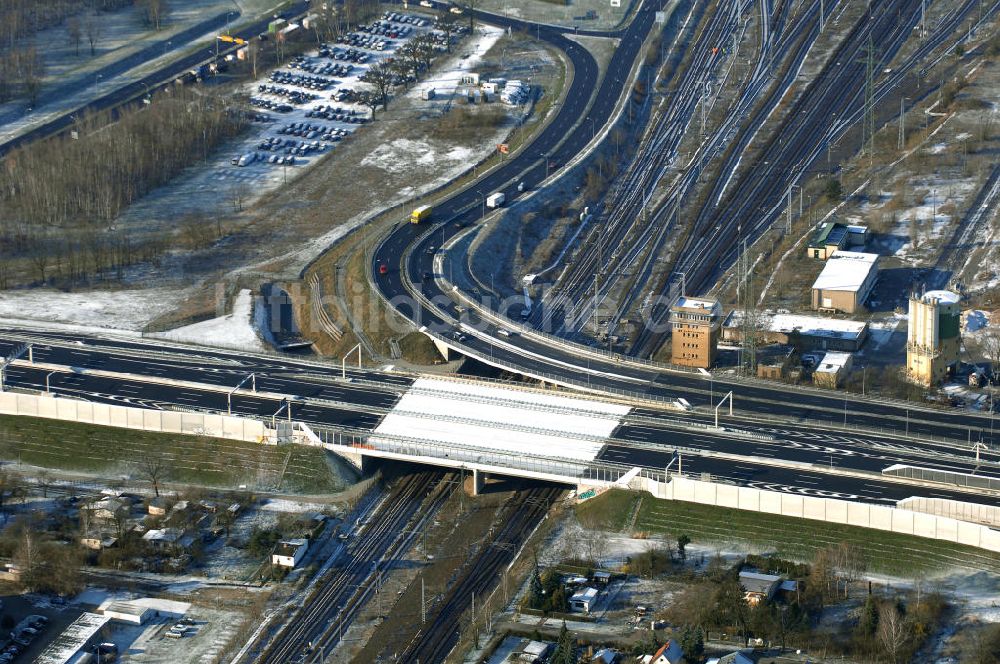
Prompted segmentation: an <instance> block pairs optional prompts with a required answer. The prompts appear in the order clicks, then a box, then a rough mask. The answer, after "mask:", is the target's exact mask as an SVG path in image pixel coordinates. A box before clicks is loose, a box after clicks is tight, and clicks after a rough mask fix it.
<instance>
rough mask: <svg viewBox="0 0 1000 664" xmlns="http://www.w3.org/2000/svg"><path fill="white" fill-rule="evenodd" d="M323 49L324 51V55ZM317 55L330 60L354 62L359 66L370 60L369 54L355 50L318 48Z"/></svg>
mask: <svg viewBox="0 0 1000 664" xmlns="http://www.w3.org/2000/svg"><path fill="white" fill-rule="evenodd" d="M324 49H326V50H325V53H326V55H324ZM319 54H320V55H322V56H323V57H326V58H330V59H332V60H341V61H349V62H356V63H358V64H359V65H360V64H364V63H366V62H368V60H369V59H370V58H371V55H370V54H368V53H365V52H364V51H359V50H358V49H356V48H327V47H325V46H324V47H322V48H320V50H319Z"/></svg>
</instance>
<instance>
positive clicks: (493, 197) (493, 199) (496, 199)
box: [486, 191, 507, 210]
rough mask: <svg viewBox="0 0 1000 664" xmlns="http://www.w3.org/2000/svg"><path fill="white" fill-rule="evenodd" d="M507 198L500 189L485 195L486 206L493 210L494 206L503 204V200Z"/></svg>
mask: <svg viewBox="0 0 1000 664" xmlns="http://www.w3.org/2000/svg"><path fill="white" fill-rule="evenodd" d="M505 200H507V197H506V196H505V195H504V193H503V192H502V191H498V192H496V193H494V194H490V195H489V196H487V197H486V207H488V208H490V209H493V210H495V209H496V208H498V207H500V206H501V205H503V202H504V201H505Z"/></svg>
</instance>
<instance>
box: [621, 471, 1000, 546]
mask: <svg viewBox="0 0 1000 664" xmlns="http://www.w3.org/2000/svg"><path fill="white" fill-rule="evenodd" d="M629 488H631V489H634V490H636V491H648V492H649V493H651V494H652V495H653V496H655V497H656V498H661V499H664V500H682V501H686V502H689V503H699V504H701V505H714V506H716V507H729V508H733V509H740V510H747V511H750V512H762V513H766V514H778V515H781V516H789V517H797V518H800V519H812V520H814V521H825V522H827V523H840V524H844V525H849V526H858V527H860V528H872V529H874V530H885V531H889V532H893V533H898V534H901V535H915V536H917V537H927V538H930V539H936V540H945V541H948V542H954V543H955V544H964V545H965V546H974V547H977V548H980V549H986V550H988V551H996V552H1000V531H998V530H994V529H992V528H989V527H987V526H984V525H981V524H978V523H970V522H969V521H963V520H960V519H956V518H953V517H950V516H941V515H938V514H927V513H924V512H916V511H911V510H908V509H901V508H898V507H888V506H884V505H871V504H868V503H857V502H852V501H848V500H837V499H835V498H820V497H817V496H800V495H795V494H791V493H781V492H778V491H766V490H764V489H755V488H752V487H742V486H734V485H730V484H716V483H713V482H701V481H697V480H689V479H687V478H684V477H675V478H671V480H670V482H667V483H663V482H659V481H657V480H654V479H651V478H648V477H642V476H640V477H636V478H633V479H632V481H631V482H629Z"/></svg>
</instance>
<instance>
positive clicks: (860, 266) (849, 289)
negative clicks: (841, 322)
mask: <svg viewBox="0 0 1000 664" xmlns="http://www.w3.org/2000/svg"><path fill="white" fill-rule="evenodd" d="M877 279H878V254H863V253H860V252H857V251H835V252H833V255H832V256H831V257H830V258H829V259H828V260H827V261H826V265H824V266H823V271H822V272H820V274H819V276H818V277H816V281H815V283H813V287H812V308H813V309H817V310H819V311H829V312H835V311H840V312H843V313H846V314H853V313H856V312H858V311H861V309H862V308H863V307H864V305H865V300H867V299H868V295H869V294H871V291H872V288H874V287H875V281H876V280H877Z"/></svg>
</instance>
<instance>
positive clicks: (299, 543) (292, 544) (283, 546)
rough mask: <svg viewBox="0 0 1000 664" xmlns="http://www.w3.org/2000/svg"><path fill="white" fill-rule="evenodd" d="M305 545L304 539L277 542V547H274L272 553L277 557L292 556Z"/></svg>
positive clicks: (306, 542)
mask: <svg viewBox="0 0 1000 664" xmlns="http://www.w3.org/2000/svg"><path fill="white" fill-rule="evenodd" d="M307 544H308V541H306V540H304V539H288V540H281V541H280V542H278V546H277V547H275V549H274V553H275V555H278V556H294V555H295V552H296V551H298V550H299V549H300V548H301V547H303V546H306V545H307Z"/></svg>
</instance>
